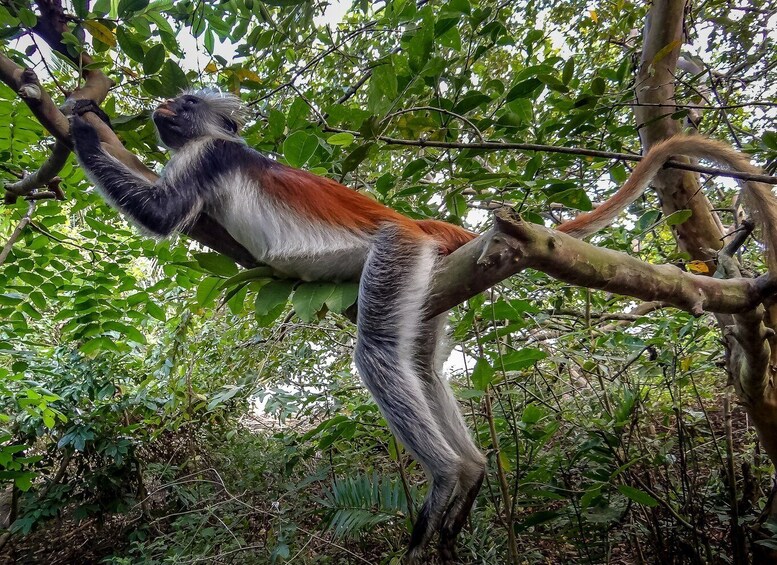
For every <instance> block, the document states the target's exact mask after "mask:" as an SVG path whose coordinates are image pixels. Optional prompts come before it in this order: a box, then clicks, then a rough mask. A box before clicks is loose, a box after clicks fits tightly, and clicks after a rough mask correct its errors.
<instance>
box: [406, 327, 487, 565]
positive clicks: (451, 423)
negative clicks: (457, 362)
mask: <svg viewBox="0 0 777 565" xmlns="http://www.w3.org/2000/svg"><path fill="white" fill-rule="evenodd" d="M446 321H447V315H445V314H443V315H441V316H438V317H437V318H435V319H433V320H429V321H428V322H426V324H425V327H424V331H423V332H422V334H421V336H420V339H419V341H418V349H417V360H418V367H419V370H420V372H421V375H422V379H423V383H424V394H425V396H426V400H427V403H428V404H429V406H430V407H431V408H432V413H433V415H434V417H435V420H436V421H437V424H438V426H439V427H440V429H441V430H442V431H443V434H444V435H445V437H446V439H447V440H448V443H449V444H450V445H451V447H453V449H454V451H456V453H457V454H458V455H459V457H460V458H461V465H460V468H459V476H458V480H457V483H456V488H455V489H454V491H453V493H452V496H451V498H450V500H449V501H448V504H447V508H446V510H445V514H444V515H443V518H442V522H441V524H440V527H439V529H440V545H439V549H440V559H441V561H442V562H443V563H452V562H455V561H456V538H457V536H458V535H459V533H460V532H461V529H462V528H463V527H464V524H465V522H466V520H467V516H469V513H470V511H471V510H472V506H473V504H474V503H475V498H476V497H477V494H478V492H479V491H480V487H481V485H482V484H483V478H484V477H485V473H486V458H485V456H484V455H483V454H482V453H481V451H480V449H479V448H478V446H477V444H476V443H475V442H474V441H473V439H472V435H471V433H470V431H469V429H468V428H467V425H466V423H465V422H464V418H463V417H462V414H461V409H460V408H459V405H458V402H457V401H456V398H455V397H454V395H453V391H452V390H451V387H450V384H449V383H448V380H447V379H446V378H445V375H444V374H443V371H442V365H443V363H444V362H445V359H446V358H447V353H448V352H449V348H448V347H447V344H446V343H445V342H446V339H445V322H446Z"/></svg>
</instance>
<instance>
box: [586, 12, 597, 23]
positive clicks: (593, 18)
mask: <svg viewBox="0 0 777 565" xmlns="http://www.w3.org/2000/svg"><path fill="white" fill-rule="evenodd" d="M588 15H590V16H591V19H592V20H593V21H594V23H595V24H598V23H599V14H597V13H596V10H591V11H590V12H588Z"/></svg>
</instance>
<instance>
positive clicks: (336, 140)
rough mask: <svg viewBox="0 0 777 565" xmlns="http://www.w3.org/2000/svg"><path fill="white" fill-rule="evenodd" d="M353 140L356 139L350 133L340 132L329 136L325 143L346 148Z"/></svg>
mask: <svg viewBox="0 0 777 565" xmlns="http://www.w3.org/2000/svg"><path fill="white" fill-rule="evenodd" d="M354 139H356V138H355V137H354V135H353V134H352V133H348V132H341V133H336V134H334V135H331V136H329V137H328V138H327V140H326V142H327V143H328V144H329V145H340V146H342V147H348V146H349V145H350V144H352V143H353V141H354Z"/></svg>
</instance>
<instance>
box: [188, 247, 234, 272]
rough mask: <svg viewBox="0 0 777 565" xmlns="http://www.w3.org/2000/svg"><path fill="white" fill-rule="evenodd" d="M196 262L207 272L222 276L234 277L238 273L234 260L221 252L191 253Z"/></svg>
mask: <svg viewBox="0 0 777 565" xmlns="http://www.w3.org/2000/svg"><path fill="white" fill-rule="evenodd" d="M192 255H193V256H194V258H195V259H196V261H197V263H198V264H199V265H200V267H202V268H203V269H205V270H206V271H208V272H211V273H213V274H214V275H219V276H222V277H234V276H235V275H237V274H238V269H237V265H235V262H234V261H233V260H232V259H230V258H229V257H227V256H226V255H222V254H221V253H192Z"/></svg>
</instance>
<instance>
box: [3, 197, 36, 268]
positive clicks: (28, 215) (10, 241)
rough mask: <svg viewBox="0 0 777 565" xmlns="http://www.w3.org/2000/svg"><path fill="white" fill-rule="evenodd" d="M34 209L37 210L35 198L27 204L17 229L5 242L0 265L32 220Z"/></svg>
mask: <svg viewBox="0 0 777 565" xmlns="http://www.w3.org/2000/svg"><path fill="white" fill-rule="evenodd" d="M34 211H35V200H31V201H30V203H29V204H28V205H27V213H26V214H24V217H23V218H22V219H21V221H20V222H19V224H18V225H17V226H16V229H15V230H14V231H13V233H12V234H11V237H9V238H8V241H7V242H6V243H5V247H3V250H2V251H0V265H2V264H3V263H5V260H6V258H7V257H8V254H9V253H11V249H12V248H13V244H14V243H16V240H17V239H19V236H20V235H22V232H23V231H24V228H25V227H26V226H27V224H29V223H30V220H31V219H32V213H33V212H34Z"/></svg>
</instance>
